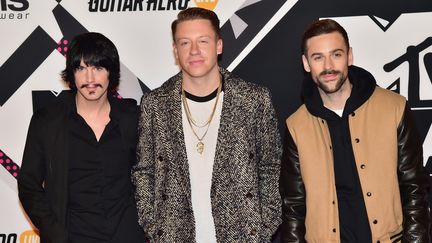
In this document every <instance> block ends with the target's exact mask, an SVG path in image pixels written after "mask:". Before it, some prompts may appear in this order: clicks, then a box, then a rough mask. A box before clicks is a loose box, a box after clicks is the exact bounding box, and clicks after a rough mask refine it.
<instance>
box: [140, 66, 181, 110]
mask: <svg viewBox="0 0 432 243" xmlns="http://www.w3.org/2000/svg"><path fill="white" fill-rule="evenodd" d="M180 87H181V73H180V72H179V73H177V74H176V75H174V76H172V77H171V78H169V79H168V80H167V81H165V82H164V83H163V84H162V85H161V86H160V87H158V88H156V89H154V90H152V91H150V92H148V93H145V94H143V96H142V98H141V104H142V103H143V102H144V103H146V102H147V103H149V102H150V103H151V102H156V101H157V100H159V99H160V98H161V97H168V96H171V95H172V94H173V92H176V90H178V92H180Z"/></svg>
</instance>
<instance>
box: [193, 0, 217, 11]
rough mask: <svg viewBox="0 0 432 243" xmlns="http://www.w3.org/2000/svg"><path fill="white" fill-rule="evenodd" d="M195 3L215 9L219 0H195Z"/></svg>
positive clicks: (201, 6)
mask: <svg viewBox="0 0 432 243" xmlns="http://www.w3.org/2000/svg"><path fill="white" fill-rule="evenodd" d="M195 3H196V5H197V6H198V7H200V8H205V9H208V10H213V9H214V8H215V7H216V5H217V3H218V0H195Z"/></svg>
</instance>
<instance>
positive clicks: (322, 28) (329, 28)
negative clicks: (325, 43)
mask: <svg viewBox="0 0 432 243" xmlns="http://www.w3.org/2000/svg"><path fill="white" fill-rule="evenodd" d="M333 32H338V33H340V34H341V35H342V37H343V38H344V41H345V44H346V46H347V48H349V46H350V45H349V40H348V34H347V32H346V30H345V29H344V28H343V27H342V26H341V25H340V24H339V23H338V22H336V21H334V20H332V19H323V20H319V21H316V22H314V23H312V24H311V25H310V26H309V27H308V28H307V29H306V30H305V32H304V33H303V38H302V46H301V48H302V54H304V55H306V54H307V53H306V52H307V47H306V42H307V41H308V40H309V39H310V38H312V37H315V36H318V35H322V34H329V33H333Z"/></svg>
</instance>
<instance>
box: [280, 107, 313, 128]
mask: <svg viewBox="0 0 432 243" xmlns="http://www.w3.org/2000/svg"><path fill="white" fill-rule="evenodd" d="M310 116H312V115H311V114H310V113H309V111H308V110H307V108H306V105H305V104H303V105H301V106H300V107H299V108H298V109H297V110H296V111H295V112H294V113H293V114H291V115H290V116H289V117H288V118H287V119H286V124H287V126H288V127H296V126H297V125H301V124H304V121H305V119H306V118H307V117H310Z"/></svg>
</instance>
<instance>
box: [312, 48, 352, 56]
mask: <svg viewBox="0 0 432 243" xmlns="http://www.w3.org/2000/svg"><path fill="white" fill-rule="evenodd" d="M338 51H341V52H344V53H345V50H344V49H342V48H338V49H334V50H331V51H330V53H335V52H338ZM318 55H323V53H322V52H314V53H312V54H311V55H310V56H311V57H313V56H318Z"/></svg>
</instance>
